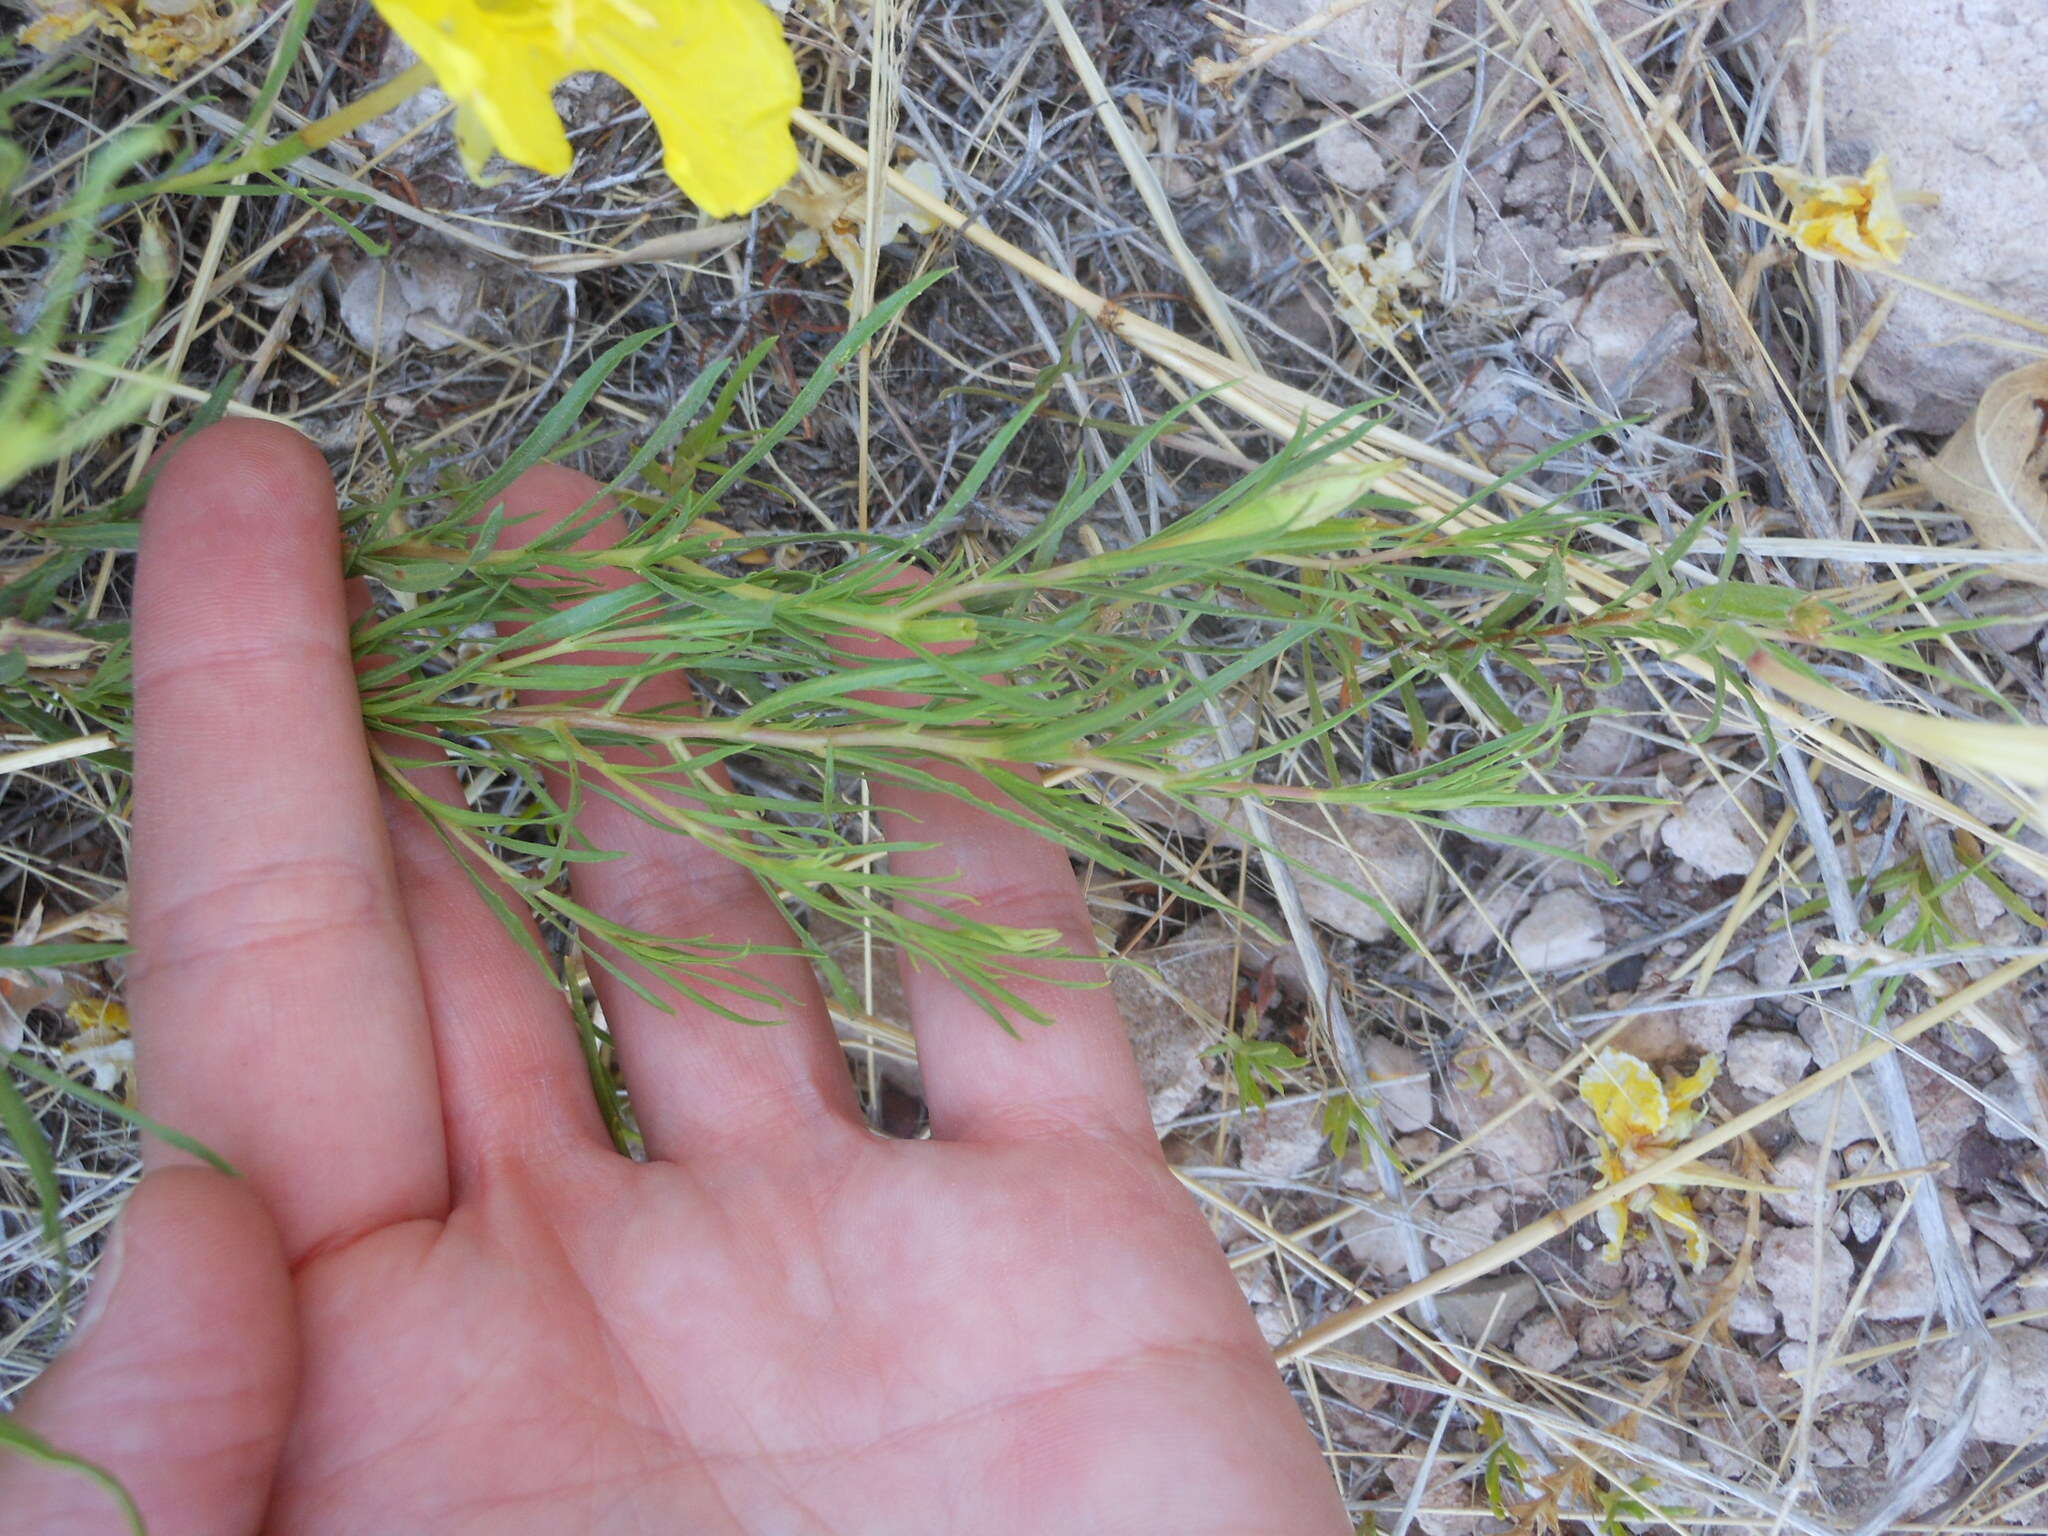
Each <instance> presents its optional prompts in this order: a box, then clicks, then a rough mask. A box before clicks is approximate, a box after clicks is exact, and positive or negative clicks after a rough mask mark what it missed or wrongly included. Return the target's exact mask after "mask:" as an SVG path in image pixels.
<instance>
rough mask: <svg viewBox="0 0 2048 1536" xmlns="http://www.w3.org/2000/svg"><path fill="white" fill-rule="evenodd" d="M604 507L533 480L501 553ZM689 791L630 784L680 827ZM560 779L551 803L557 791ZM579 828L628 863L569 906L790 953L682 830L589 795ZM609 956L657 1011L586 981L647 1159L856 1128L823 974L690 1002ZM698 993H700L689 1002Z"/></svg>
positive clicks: (624, 988)
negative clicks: (793, 1132) (799, 1131)
mask: <svg viewBox="0 0 2048 1536" xmlns="http://www.w3.org/2000/svg"><path fill="white" fill-rule="evenodd" d="M602 494H603V492H602V487H600V486H599V485H598V484H597V483H596V482H595V481H593V480H591V479H589V478H588V477H587V476H584V475H579V474H577V473H575V472H574V471H573V470H568V469H563V468H561V467H560V466H558V465H551V464H544V465H540V466H538V467H536V468H534V469H531V470H528V471H527V472H526V473H525V474H524V475H521V476H520V477H519V479H517V480H515V481H514V482H513V483H512V485H511V486H510V487H509V488H508V489H507V490H506V492H505V496H504V502H503V505H504V510H505V519H506V529H505V539H504V542H505V543H506V544H507V545H511V546H519V545H524V544H527V543H531V542H532V541H533V540H535V539H538V538H541V537H543V536H545V535H546V534H547V533H548V532H550V531H551V530H553V529H554V528H555V527H557V526H558V525H559V524H560V523H562V522H563V521H565V520H567V519H569V518H572V517H575V516H576V515H577V514H578V513H579V512H582V511H584V509H586V508H588V507H590V506H591V505H592V504H593V503H594V502H597V501H598V500H599V498H600V497H601V496H602ZM623 531H624V524H623V522H621V521H620V519H619V518H618V516H617V515H616V514H614V515H612V516H610V517H607V518H605V519H604V520H603V521H601V522H599V523H597V524H596V526H594V527H593V528H591V529H589V530H588V531H586V532H585V533H583V534H582V535H581V536H580V537H579V538H578V539H577V540H576V542H575V546H574V547H576V548H578V549H593V548H603V547H605V546H606V545H608V544H611V543H613V542H615V541H616V540H617V539H618V537H619V536H620V534H621V533H623ZM633 580H634V578H633V577H632V576H631V575H630V574H629V573H628V572H625V571H622V570H621V571H606V572H604V573H603V575H602V576H600V577H595V578H593V581H594V583H595V585H597V586H600V587H603V588H610V589H615V588H618V587H622V586H626V585H629V584H630V583H631V582H632V581H633ZM506 627H507V628H508V629H509V628H514V627H515V626H506ZM562 660H563V662H564V663H567V664H573V665H576V666H580V667H590V666H600V667H613V668H617V669H618V670H619V671H620V672H621V673H624V672H625V671H627V670H629V669H630V668H632V667H634V666H635V665H639V664H643V663H644V661H645V657H644V656H642V655H639V654H632V653H619V652H607V651H597V650H592V651H584V652H580V653H578V654H576V655H574V656H571V657H564V658H562ZM692 701H693V695H692V692H691V689H690V685H689V682H688V680H687V679H686V678H684V677H683V676H682V674H681V673H680V672H667V673H662V674H660V675H657V676H655V677H653V678H650V679H648V680H647V681H645V682H643V683H641V684H640V685H639V686H638V687H636V688H635V689H634V690H633V694H632V697H631V699H630V701H629V703H628V706H627V707H628V708H630V709H632V710H634V711H645V710H660V709H668V710H674V711H683V710H687V709H689V708H691V707H692ZM521 702H522V703H525V704H578V705H586V706H596V705H599V704H601V703H603V702H604V699H603V698H602V697H593V696H588V695H583V696H579V695H576V694H565V693H555V692H551V691H550V692H532V691H529V692H527V693H525V694H522V696H521ZM602 756H603V758H604V759H605V761H606V762H607V763H608V764H610V765H613V766H615V767H621V768H633V767H643V768H644V767H646V766H648V765H649V764H652V763H656V762H659V761H661V760H662V759H661V758H659V757H658V756H654V755H651V754H649V753H647V752H644V751H641V750H639V749H635V748H630V747H620V748H608V749H606V750H605V751H604V753H603V754H602ZM713 777H714V778H715V779H716V780H717V781H718V782H719V783H720V785H721V786H724V787H729V786H727V785H726V781H725V778H724V774H723V772H722V770H715V771H714V774H713ZM682 778H683V776H682V775H681V774H677V775H673V776H669V775H664V776H662V779H661V780H660V781H658V782H656V781H650V780H649V779H646V778H640V779H638V780H637V781H636V783H637V784H638V785H639V786H641V787H643V788H646V787H650V785H651V787H652V789H653V795H652V797H651V798H652V800H653V802H654V805H653V807H643V808H644V809H654V811H655V814H657V815H660V814H663V812H664V811H666V812H667V813H668V814H669V815H671V816H673V817H674V819H675V820H676V821H680V820H681V819H682V817H683V815H685V814H686V813H687V808H688V806H689V804H690V794H689V792H688V790H687V789H685V788H683V787H681V786H680V785H679V784H678V782H677V781H678V780H680V779H682ZM555 782H556V787H557V789H558V790H560V789H561V787H562V782H561V780H560V778H559V777H557V779H556V781H555ZM576 830H577V833H578V834H579V836H580V837H581V838H582V839H583V840H584V841H585V842H586V843H587V844H588V845H589V846H590V847H592V848H599V849H605V850H608V851H612V852H615V853H617V854H619V855H621V857H618V858H614V859H609V860H604V861H601V862H592V863H579V864H577V865H576V866H575V867H574V871H573V874H572V877H571V879H572V884H573V888H574V891H575V895H576V899H577V901H578V902H580V903H582V904H583V905H585V906H587V907H589V908H590V909H591V910H592V911H594V912H595V913H597V914H599V915H600V916H602V917H603V918H605V919H607V920H608V921H610V922H614V923H618V924H621V925H623V926H625V927H628V928H633V929H637V930H639V931H641V932H644V933H652V934H657V935H661V936H663V937H665V938H670V939H675V940H681V941H686V942H692V943H699V944H703V945H705V946H707V947H710V946H748V947H765V948H770V949H773V948H778V947H786V946H789V945H791V944H792V943H793V942H794V938H795V935H794V933H793V932H792V929H791V927H790V923H789V919H788V916H787V914H785V913H784V911H783V909H782V906H781V904H780V903H779V902H777V901H776V900H775V898H774V896H773V895H772V894H771V893H770V892H769V891H768V890H767V889H765V888H764V886H763V885H762V883H761V881H760V880H759V878H758V877H756V876H755V874H754V873H753V872H752V871H750V870H748V869H747V868H745V867H744V866H743V865H741V864H739V863H737V862H735V861H734V860H732V859H731V858H728V857H727V856H726V855H724V854H722V853H720V852H718V851H717V850H715V849H713V848H709V847H707V846H705V845H704V844H703V843H702V842H700V841H698V840H697V839H696V838H694V837H691V836H690V835H688V833H687V832H686V831H682V830H678V829H677V827H676V826H675V825H669V826H663V825H658V824H656V823H655V822H652V821H650V820H649V819H647V817H646V816H644V815H639V814H635V812H633V811H631V810H628V809H627V808H626V807H625V806H623V805H621V804H619V803H618V802H617V801H616V800H614V799H612V798H610V797H609V796H607V795H605V794H603V793H601V792H598V789H597V787H596V786H595V785H591V786H587V787H586V791H585V793H584V795H583V803H582V806H581V809H580V811H579V814H578V815H577V818H576ZM604 953H605V955H606V957H607V958H609V959H611V960H612V961H613V963H616V964H618V965H620V967H621V968H622V969H623V970H625V971H626V972H627V974H629V975H631V976H632V977H633V978H634V979H635V980H636V981H638V982H639V984H640V987H641V988H643V989H645V991H646V992H647V993H650V994H652V1000H650V998H649V997H647V996H643V995H641V993H640V992H639V991H636V990H635V988H634V987H632V986H629V985H628V984H627V983H626V981H625V980H624V979H622V978H621V977H620V976H618V975H614V974H611V973H610V972H608V971H605V970H602V969H601V970H599V971H598V973H597V975H596V977H595V980H596V985H597V992H598V997H599V999H600V1001H601V1002H602V1003H603V1005H604V1011H605V1017H606V1019H607V1020H608V1021H609V1023H610V1025H611V1027H612V1029H613V1031H614V1033H615V1035H616V1037H617V1039H618V1042H619V1050H620V1054H621V1057H622V1059H623V1061H624V1064H625V1070H626V1079H627V1083H628V1085H629V1087H630V1088H631V1091H632V1096H633V1106H634V1111H635V1114H636V1115H637V1116H638V1118H639V1121H640V1126H641V1130H642V1132H643V1133H644V1134H645V1136H646V1138H647V1146H648V1150H649V1151H650V1152H652V1153H653V1154H654V1155H655V1156H657V1157H663V1158H677V1159H679V1158H683V1157H686V1156H688V1155H689V1153H690V1152H691V1151H692V1150H693V1149H698V1150H701V1149H704V1148H706V1147H716V1146H718V1145H720V1144H729V1143H731V1142H734V1141H737V1140H741V1139H755V1138H759V1137H762V1136H766V1135H772V1134H776V1133H786V1132H787V1131H788V1130H789V1129H791V1128H792V1127H794V1126H799V1125H808V1126H811V1127H814V1128H815V1127H821V1126H825V1125H837V1126H843V1127H845V1128H849V1129H851V1128H855V1127H858V1126H859V1124H860V1118H859V1114H858V1110H857V1106H856V1104H855V1101H854V1096H853V1084H852V1078H851V1076H850V1074H849V1073H848V1070H847V1066H846V1060H845V1057H844V1055H843V1053H842V1052H841V1050H840V1047H839V1043H838V1041H837V1039H836V1038H835V1037H834V1035H833V1032H832V1026H831V1021H830V1017H829V1015H828V1014H827V1012H826V1009H825V1003H824V999H823V997H822V996H821V994H820V993H819V990H818V983H817V977H816V976H815V975H814V974H813V972H812V970H811V967H810V963H809V962H808V961H807V960H805V959H804V958H803V957H802V956H801V955H795V954H755V955H751V956H748V957H746V958H744V959H740V960H736V961H721V962H717V963H716V964H714V965H713V966H712V967H710V968H708V969H707V970H706V971H704V972H702V973H700V974H699V975H698V976H697V977H695V978H694V979H693V984H692V986H691V987H690V988H689V989H687V990H686V989H684V988H679V987H677V986H675V985H672V984H671V983H670V982H669V981H668V980H665V979H664V978H662V977H660V976H655V975H651V974H649V973H648V971H647V970H646V969H645V968H644V967H639V966H636V965H634V964H633V963H632V962H630V961H627V960H625V959H624V958H623V957H620V956H618V955H617V954H616V952H615V951H605V952H604ZM721 969H723V970H724V973H725V974H724V975H723V976H721V975H720V974H719V971H720V970H721ZM740 973H743V978H744V979H743V980H742V977H741V974H740ZM693 991H694V992H695V993H697V995H696V996H692V995H690V994H691V992H693ZM721 1006H723V1007H724V1008H726V1009H728V1010H730V1011H731V1012H733V1013H738V1014H741V1015H744V1016H746V1017H749V1018H763V1017H773V1018H776V1019H777V1020H778V1022H774V1023H746V1022H741V1021H739V1020H736V1019H734V1018H731V1017H727V1016H725V1015H723V1014H721V1012H720V1011H719V1009H720V1007H721Z"/></svg>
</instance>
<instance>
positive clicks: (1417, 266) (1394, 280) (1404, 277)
mask: <svg viewBox="0 0 2048 1536" xmlns="http://www.w3.org/2000/svg"><path fill="white" fill-rule="evenodd" d="M1339 236H1340V243H1339V244H1338V245H1337V247H1336V248H1335V249H1334V250H1331V251H1328V252H1321V251H1319V252H1317V255H1318V256H1319V257H1320V258H1321V260H1322V263H1323V270H1324V272H1325V273H1327V274H1328V276H1329V279H1330V286H1331V288H1333V289H1334V290H1335V291H1336V295H1337V301H1338V302H1337V317H1338V318H1339V319H1340V320H1342V321H1343V322H1344V323H1345V324H1346V325H1348V326H1350V327H1351V329H1352V331H1353V333H1354V334H1356V335H1357V336H1358V338H1359V339H1360V340H1361V341H1363V342H1365V343H1366V344H1367V345H1368V346H1374V347H1391V346H1392V345H1393V344H1394V337H1395V335H1396V333H1398V332H1399V331H1400V329H1401V327H1403V326H1404V325H1406V324H1408V322H1409V321H1411V320H1413V319H1415V318H1416V317H1417V316H1419V315H1420V314H1421V313H1422V311H1421V310H1420V309H1417V308H1416V307H1415V306H1414V305H1412V304H1410V303H1408V302H1407V300H1406V299H1405V298H1404V297H1403V295H1404V294H1408V293H1421V292H1424V291H1426V290H1428V289H1429V288H1431V287H1433V286H1434V279H1432V278H1431V277H1430V275H1429V273H1428V271H1427V270H1426V269H1425V268H1424V267H1423V265H1422V263H1421V261H1420V260H1419V259H1417V257H1416V254H1415V245H1414V242H1413V241H1411V240H1409V239H1408V238H1407V237H1406V236H1402V235H1395V236H1391V237H1390V238H1389V239H1388V240H1387V241H1386V243H1385V244H1384V245H1382V246H1380V247H1379V248H1378V249H1375V248H1374V247H1373V246H1371V245H1369V244H1368V243H1367V242H1366V238H1365V231H1364V228H1363V227H1362V226H1361V225H1360V224H1359V222H1358V215H1357V214H1355V213H1352V212H1350V211H1349V210H1348V209H1347V210H1346V211H1345V214H1344V219H1343V224H1342V225H1341V227H1340V230H1339Z"/></svg>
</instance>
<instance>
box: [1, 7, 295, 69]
mask: <svg viewBox="0 0 2048 1536" xmlns="http://www.w3.org/2000/svg"><path fill="white" fill-rule="evenodd" d="M29 8H30V9H31V10H32V11H34V12H35V19H34V20H33V21H31V22H30V23H29V24H28V25H27V26H25V27H23V28H22V29H21V40H22V41H23V42H24V43H26V44H27V45H28V46H29V47H31V48H35V49H39V50H41V51H42V52H44V53H49V52H52V51H54V50H55V49H57V48H60V47H62V46H63V45H64V44H65V43H68V42H70V41H71V40H72V39H73V38H74V37H79V36H81V35H83V34H84V33H87V32H101V33H104V34H106V35H107V36H109V37H118V38H119V39H121V41H122V43H123V44H124V45H125V46H126V48H127V50H128V57H129V58H131V59H133V60H134V61H135V63H136V65H137V66H138V67H140V68H142V69H146V70H148V71H149V72H150V73H151V74H156V75H163V76H165V77H166V78H168V79H173V80H175V79H177V78H178V77H179V76H180V75H184V74H186V73H188V72H189V71H191V70H192V69H193V68H194V67H195V66H197V65H199V64H203V63H204V62H206V60H208V59H210V58H212V57H213V56H214V55H215V54H217V53H219V52H220V51H221V50H222V49H223V48H225V47H226V46H227V45H228V44H229V43H230V42H232V41H233V40H234V39H235V38H236V37H237V36H239V35H240V33H241V31H242V29H243V28H244V27H246V26H247V25H248V24H249V23H250V22H251V21H253V20H254V19H255V18H256V14H257V11H256V7H255V6H253V5H242V6H237V5H232V4H225V3H219V0H30V4H29Z"/></svg>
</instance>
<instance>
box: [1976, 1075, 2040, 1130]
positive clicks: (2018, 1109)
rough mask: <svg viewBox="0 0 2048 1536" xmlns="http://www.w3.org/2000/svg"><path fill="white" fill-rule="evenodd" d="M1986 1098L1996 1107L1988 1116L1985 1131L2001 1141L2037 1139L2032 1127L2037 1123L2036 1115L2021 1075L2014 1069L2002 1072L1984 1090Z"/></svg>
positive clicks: (1985, 1118) (1988, 1112) (1985, 1117)
mask: <svg viewBox="0 0 2048 1536" xmlns="http://www.w3.org/2000/svg"><path fill="white" fill-rule="evenodd" d="M1984 1097H1986V1098H1987V1099H1989V1100H1990V1101H1991V1102H1992V1104H1993V1105H1994V1106H1995V1107H1994V1108H1993V1109H1991V1110H1989V1111H1987V1112H1986V1114H1985V1116H1984V1129H1985V1130H1987V1131H1989V1132H1990V1133H1991V1134H1992V1135H1994V1136H1996V1137H1997V1138H1998V1139H1999V1140H2000V1141H2031V1140H2032V1139H2033V1134H2032V1131H2031V1130H2030V1127H2031V1126H2033V1124H2034V1123H2035V1116H2034V1113H2033V1110H2032V1108H2031V1107H2030V1106H2029V1105H2028V1103H2027V1096H2026V1094H2025V1093H2023V1092H2022V1091H2021V1089H2020V1085H2019V1080H2018V1079H2017V1078H2015V1077H2014V1076H2013V1075H2012V1074H2011V1073H2010V1072H2001V1073H1999V1074H1998V1076H1996V1077H1994V1078H1993V1079H1992V1080H1991V1082H1990V1083H1989V1085H1988V1086H1986V1088H1985V1089H1984Z"/></svg>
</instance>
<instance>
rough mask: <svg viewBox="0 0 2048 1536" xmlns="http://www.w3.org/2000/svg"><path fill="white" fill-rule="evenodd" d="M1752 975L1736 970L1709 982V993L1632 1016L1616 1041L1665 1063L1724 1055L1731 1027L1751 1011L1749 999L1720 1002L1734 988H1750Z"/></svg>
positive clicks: (1733, 990) (1637, 1053) (1636, 1052)
mask: <svg viewBox="0 0 2048 1536" xmlns="http://www.w3.org/2000/svg"><path fill="white" fill-rule="evenodd" d="M1750 990H1751V988H1750V984H1749V978H1748V977H1746V976H1741V975H1738V974H1736V973H1734V972H1732V971H1730V972H1724V973H1723V974H1721V975H1719V976H1716V977H1715V978H1714V979H1713V980H1712V981H1710V982H1708V983H1707V995H1706V996H1705V997H1700V998H1689V999H1687V1000H1686V1001H1684V1002H1682V1003H1680V1004H1678V1005H1677V1006H1676V1007H1673V1008H1662V1009H1659V1010H1658V1011H1657V1012H1655V1013H1646V1014H1643V1015H1642V1016H1641V1017H1640V1018H1636V1019H1632V1020H1630V1021H1629V1025H1628V1027H1627V1028H1626V1029H1624V1030H1623V1031H1622V1032H1621V1034H1620V1035H1619V1036H1617V1037H1616V1040H1615V1043H1616V1044H1617V1045H1619V1046H1620V1047H1621V1048H1622V1049H1623V1050H1625V1051H1632V1052H1634V1053H1635V1054H1636V1055H1638V1056H1640V1057H1642V1058H1643V1059H1644V1060H1645V1061H1650V1062H1658V1063H1662V1062H1665V1061H1668V1060H1670V1059H1672V1058H1674V1057H1679V1056H1720V1055H1722V1054H1723V1053H1724V1052H1726V1051H1727V1049H1728V1035H1729V1031H1730V1030H1732V1029H1734V1027H1735V1026H1736V1024H1737V1023H1739V1022H1740V1021H1741V1020H1742V1019H1743V1018H1744V1017H1745V1016H1746V1015H1747V1014H1748V1013H1749V1010H1750V1008H1751V1006H1752V1005H1751V1004H1750V1003H1749V1002H1747V1001H1743V1000H1737V1001H1732V1002H1716V1001H1715V999H1716V998H1717V997H1723V996H1726V995H1727V994H1729V993H1732V992H1748V991H1750Z"/></svg>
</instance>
